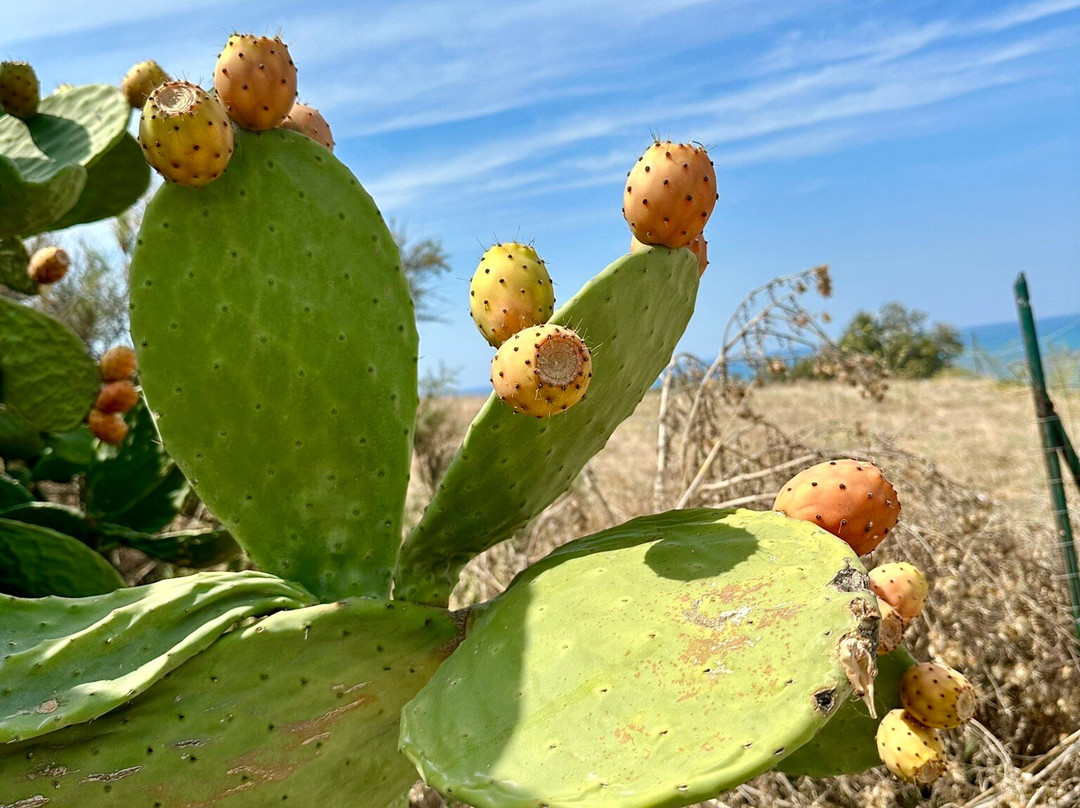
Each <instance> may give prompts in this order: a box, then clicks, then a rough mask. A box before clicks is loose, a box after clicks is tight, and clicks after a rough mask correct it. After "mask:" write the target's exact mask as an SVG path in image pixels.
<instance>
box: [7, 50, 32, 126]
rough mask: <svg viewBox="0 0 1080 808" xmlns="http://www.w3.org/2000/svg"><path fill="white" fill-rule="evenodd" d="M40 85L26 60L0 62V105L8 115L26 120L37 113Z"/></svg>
mask: <svg viewBox="0 0 1080 808" xmlns="http://www.w3.org/2000/svg"><path fill="white" fill-rule="evenodd" d="M40 103H41V87H40V85H39V84H38V77H37V74H36V73H34V68H32V67H30V65H28V64H27V63H26V62H3V63H0V107H2V108H3V110H4V112H6V113H7V114H8V115H14V116H15V117H16V118H22V119H23V120H24V121H28V120H30V119H31V118H33V117H34V116H35V115H37V111H38V104H40Z"/></svg>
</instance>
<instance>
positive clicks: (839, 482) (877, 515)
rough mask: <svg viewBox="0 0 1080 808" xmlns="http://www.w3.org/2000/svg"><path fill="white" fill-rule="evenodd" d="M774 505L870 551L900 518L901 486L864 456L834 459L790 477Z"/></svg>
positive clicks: (859, 552) (859, 550) (860, 549)
mask: <svg viewBox="0 0 1080 808" xmlns="http://www.w3.org/2000/svg"><path fill="white" fill-rule="evenodd" d="M773 510H776V511H780V513H783V514H786V515H787V516H790V517H792V518H794V519H803V520H805V521H807V522H813V523H814V524H816V525H818V526H819V527H822V528H824V529H825V530H827V531H829V532H830V533H832V534H833V535H834V536H838V537H839V538H841V539H843V540H844V541H846V542H847V543H848V544H849V545H851V548H852V549H853V550H854V551H855V553H856V554H857V555H860V556H861V555H866V554H867V553H869V552H870V551H871V550H873V549H874V548H875V547H877V546H878V545H879V544H880V543H881V542H882V540H883V539H884V538H885V537H886V536H887V535H888V533H889V531H890V530H892V529H893V528H894V527H895V526H896V522H897V520H898V519H899V518H900V501H899V499H897V496H896V489H895V488H893V487H892V484H891V483H889V481H888V480H886V479H885V475H884V474H882V473H881V469H879V468H878V467H877V466H875V465H874V464H873V463H866V462H864V461H861V460H830V461H827V462H825V463H818V464H817V465H816V466H811V467H810V468H808V469H804V470H803V471H800V472H799V473H798V474H796V475H795V476H794V477H792V478H791V479H790V480H788V482H787V483H785V484H784V486H783V488H781V489H780V493H779V494H778V495H777V497H776V502H774V503H773Z"/></svg>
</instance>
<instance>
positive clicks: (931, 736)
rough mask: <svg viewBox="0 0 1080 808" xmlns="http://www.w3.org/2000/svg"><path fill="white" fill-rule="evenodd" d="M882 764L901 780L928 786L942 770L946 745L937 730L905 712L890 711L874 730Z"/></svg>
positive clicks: (943, 769)
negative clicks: (875, 730)
mask: <svg viewBox="0 0 1080 808" xmlns="http://www.w3.org/2000/svg"><path fill="white" fill-rule="evenodd" d="M876 738H877V748H878V755H880V756H881V762H882V763H884V764H885V766H886V768H888V770H889V771H891V772H892V773H893V774H895V775H896V776H897V777H899V778H901V779H903V780H910V781H912V782H914V783H916V784H918V785H929V784H930V783H932V782H934V781H935V780H937V779H938V778H939V777H940V776H941V775H942V774H943V773H944V771H945V746H944V744H942V742H941V738H940V736H939V735H938V731H937V730H936V729H933V728H932V727H927V726H924V725H922V724H920V723H919V722H918V721H916V720H915V719H914V718H912V717H911V716H910V715H909V714H908V713H906V712H905V711H904V710H890V711H889V713H888V715H886V716H885V717H884V718H883V719H881V723H880V724H878V729H877V736H876Z"/></svg>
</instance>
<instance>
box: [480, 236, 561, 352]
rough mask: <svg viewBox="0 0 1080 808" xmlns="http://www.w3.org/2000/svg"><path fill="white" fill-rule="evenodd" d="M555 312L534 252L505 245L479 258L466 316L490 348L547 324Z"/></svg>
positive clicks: (548, 281)
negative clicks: (474, 324)
mask: <svg viewBox="0 0 1080 808" xmlns="http://www.w3.org/2000/svg"><path fill="white" fill-rule="evenodd" d="M554 311H555V289H554V287H552V285H551V277H550V276H549V275H548V271H547V267H545V266H544V262H543V261H542V260H541V258H540V256H539V255H537V254H536V250H534V249H533V248H532V247H530V246H529V245H527V244H518V243H516V242H507V243H506V244H496V245H495V246H493V247H491V248H489V249H488V250H487V251H486V252H485V253H484V254H483V256H481V258H480V265H479V266H477V268H476V272H475V273H473V277H472V282H471V283H470V284H469V315H470V316H471V317H472V318H473V322H474V323H476V327H477V328H479V329H480V333H481V334H483V335H484V339H486V340H487V341H488V342H489V343H490V344H491V345H492V346H494V347H496V348H498V347H499V346H500V345H502V344H503V343H504V342H506V341H507V340H508V339H510V337H512V336H513V335H514V334H516V333H517V332H518V331H521V329H523V328H528V327H529V326H534V325H541V324H543V323H546V322H547V321H548V318H549V317H551V315H552V313H553V312H554Z"/></svg>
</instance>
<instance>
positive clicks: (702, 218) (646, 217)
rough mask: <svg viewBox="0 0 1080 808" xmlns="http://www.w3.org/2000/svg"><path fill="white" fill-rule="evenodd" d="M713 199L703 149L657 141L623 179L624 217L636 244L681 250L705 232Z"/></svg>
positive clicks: (709, 166)
mask: <svg viewBox="0 0 1080 808" xmlns="http://www.w3.org/2000/svg"><path fill="white" fill-rule="evenodd" d="M717 196H718V195H717V193H716V171H715V169H714V168H713V164H712V161H711V160H710V159H709V155H708V152H706V151H705V149H704V148H702V147H700V146H694V145H692V144H689V143H672V142H671V141H670V140H665V141H659V140H658V141H656V142H655V143H653V145H652V146H650V147H649V148H648V149H647V150H646V151H645V154H643V155H642V156H641V157H639V158H638V161H637V164H636V165H635V166H634V168H633V169H632V170H631V171H630V172H629V173H628V174H627V175H626V191H625V192H624V194H623V216H625V217H626V221H627V223H628V224H629V225H630V230H631V232H633V234H634V237H635V238H637V239H638V241H641V242H642V243H644V244H662V245H664V246H665V247H685V246H687V245H688V244H690V242H691V241H693V240H694V239H695V238H697V237H698V236H700V235H701V233H702V231H703V230H704V229H705V223H706V222H708V220H709V215H710V214H711V213H712V211H713V207H714V206H715V205H716V200H717Z"/></svg>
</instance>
